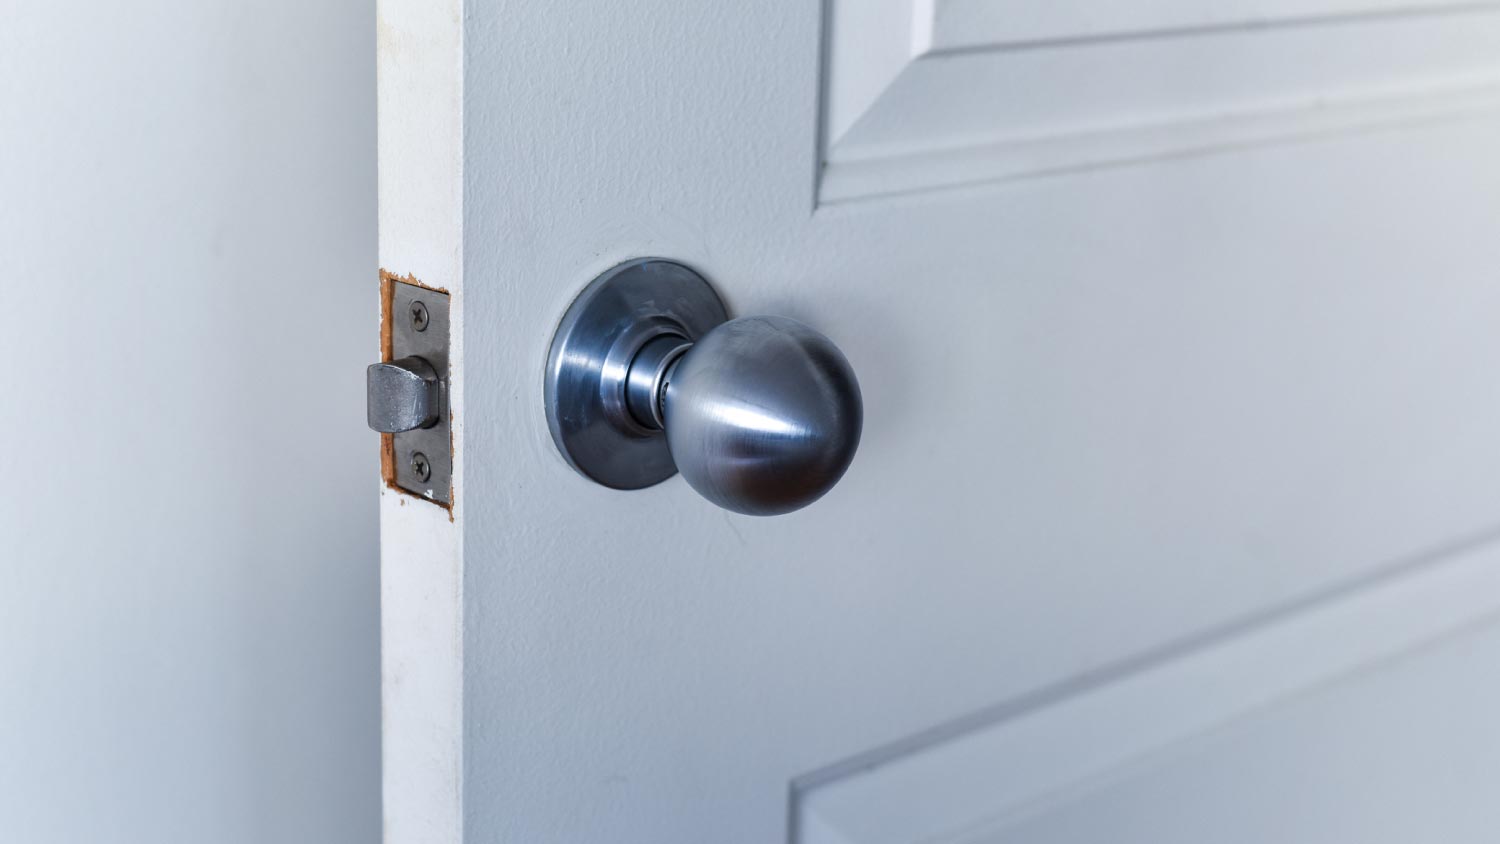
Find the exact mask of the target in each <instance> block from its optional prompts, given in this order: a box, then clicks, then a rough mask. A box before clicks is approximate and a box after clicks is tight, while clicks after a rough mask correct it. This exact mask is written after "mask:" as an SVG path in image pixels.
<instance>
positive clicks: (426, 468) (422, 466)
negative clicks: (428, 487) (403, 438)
mask: <svg viewBox="0 0 1500 844" xmlns="http://www.w3.org/2000/svg"><path fill="white" fill-rule="evenodd" d="M411 471H412V473H413V474H415V475H416V476H417V480H419V481H421V482H422V483H426V482H428V481H430V480H432V464H431V463H429V462H428V461H427V455H425V454H423V453H422V452H420V451H417V452H413V453H412V456H411Z"/></svg>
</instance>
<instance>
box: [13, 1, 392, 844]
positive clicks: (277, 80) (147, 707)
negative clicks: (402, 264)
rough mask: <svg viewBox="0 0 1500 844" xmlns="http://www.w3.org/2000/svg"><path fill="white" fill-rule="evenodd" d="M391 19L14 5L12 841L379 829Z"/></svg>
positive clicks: (329, 836) (295, 835)
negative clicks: (366, 370)
mask: <svg viewBox="0 0 1500 844" xmlns="http://www.w3.org/2000/svg"><path fill="white" fill-rule="evenodd" d="M374 42H375V33H374V9H373V3H372V2H368V0H317V2H311V3H309V2H305V0H259V2H254V3H244V2H235V1H234V0H211V1H210V0H136V2H129V3H115V2H104V0H92V2H91V1H90V0H70V1H69V2H64V1H63V0H9V2H6V3H4V4H3V9H0V352H3V358H4V361H5V363H4V373H5V374H4V376H3V378H0V479H3V483H4V491H3V492H0V840H5V841H13V842H26V844H46V842H70V843H71V842H88V844H104V843H105V842H153V844H157V842H179V841H181V842H215V844H223V843H224V842H257V844H260V843H261V842H319V844H328V843H329V842H346V841H347V842H371V841H376V840H378V837H379V829H380V810H379V793H380V783H379V765H380V762H379V758H380V757H379V721H380V712H379V667H378V637H379V624H378V588H377V586H378V569H377V550H376V538H377V524H376V439H375V436H374V435H373V434H371V433H369V432H368V431H366V430H364V411H363V383H362V379H363V374H362V368H363V365H364V364H365V363H367V362H368V360H369V359H372V357H373V355H374V352H375V348H376V346H375V318H376V316H375V314H376V297H375V290H376V269H377V268H376V265H375V254H376V253H375V157H374V153H375V115H374V109H375V92H374Z"/></svg>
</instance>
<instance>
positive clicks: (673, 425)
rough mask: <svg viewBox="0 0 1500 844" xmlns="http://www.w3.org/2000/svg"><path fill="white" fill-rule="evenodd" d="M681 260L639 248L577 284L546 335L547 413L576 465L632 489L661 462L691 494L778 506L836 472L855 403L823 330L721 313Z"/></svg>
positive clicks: (842, 466) (849, 447)
mask: <svg viewBox="0 0 1500 844" xmlns="http://www.w3.org/2000/svg"><path fill="white" fill-rule="evenodd" d="M725 317H726V315H725V312H724V306H723V304H722V303H721V302H720V301H719V298H718V296H717V295H716V294H715V293H714V292H713V288H712V287H710V286H709V285H708V282H706V281H704V280H703V278H702V277H701V276H698V275H697V274H696V273H694V272H693V271H691V270H689V269H688V268H686V267H684V266H682V265H681V264H676V263H672V262H670V261H664V260H661V259H641V260H637V261H632V262H630V263H628V264H624V265H622V266H620V267H616V268H615V269H613V270H610V271H609V272H607V273H605V274H604V275H602V276H600V277H599V278H598V279H596V280H595V281H594V282H593V283H592V284H591V285H589V287H588V288H587V289H585V290H584V292H583V294H581V295H580V296H579V298H578V300H577V301H575V302H574V304H573V306H572V307H571V308H570V309H569V311H568V313H567V315H566V316H565V317H564V318H563V321H562V324H561V325H560V326H559V328H558V331H557V334H556V336H555V337H554V338H553V342H552V354H551V356H550V358H549V361H548V371H547V396H546V399H547V408H548V423H549V425H550V427H551V430H552V435H553V438H554V440H555V441H556V442H557V446H558V448H559V450H561V452H562V453H563V456H564V457H565V458H567V459H568V461H569V462H570V463H571V464H572V465H573V467H574V468H576V469H577V470H578V471H580V472H582V473H583V474H584V475H586V476H588V477H590V478H592V479H594V480H596V481H598V482H600V483H602V484H605V485H606V486H611V487H615V488H617V489H638V488H640V487H644V486H649V485H651V484H654V483H657V482H658V481H661V480H663V479H665V478H667V477H670V476H671V475H672V474H673V473H674V472H677V471H680V472H682V476H683V478H684V479H685V480H686V481H687V482H688V484H689V485H691V486H692V487H693V489H695V490H697V491H698V492H699V493H700V494H701V495H703V497H705V498H707V499H708V500H710V501H712V502H713V503H715V504H717V505H719V506H720V507H723V508H725V509H728V510H733V511H735V512H737V513H745V514H749V515H757V516H770V515H777V514H780V513H789V512H791V511H793V510H797V509H800V508H802V507H805V506H807V505H808V504H811V503H812V502H814V501H816V500H817V499H818V498H820V497H822V495H823V494H824V493H826V492H827V491H828V490H829V489H831V488H832V487H833V486H834V484H836V483H837V482H838V480H839V478H841V477H842V476H843V474H844V471H845V470H846V469H848V468H849V463H850V461H852V460H853V459H854V453H855V450H856V449H857V448H858V446H859V435H860V428H861V425H862V422H863V405H862V403H861V399H860V392H859V382H858V381H857V380H856V379H855V376H854V370H853V369H852V368H850V366H849V362H848V361H847V360H846V359H845V358H844V355H843V354H842V353H841V352H840V351H839V350H838V347H836V346H835V345H834V344H833V343H832V342H831V341H830V340H829V339H828V338H827V337H824V336H823V335H822V334H819V333H818V332H816V331H814V330H813V329H811V328H809V327H807V326H806V325H803V324H802V323H800V322H797V321H795V320H791V319H786V318H783V317H746V318H743V319H736V320H729V321H726V318H725Z"/></svg>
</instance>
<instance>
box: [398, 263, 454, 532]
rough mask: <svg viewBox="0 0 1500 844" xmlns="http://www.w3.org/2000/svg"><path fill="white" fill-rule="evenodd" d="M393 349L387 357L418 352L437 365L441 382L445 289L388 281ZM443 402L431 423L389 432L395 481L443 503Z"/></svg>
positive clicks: (447, 497)
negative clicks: (437, 289)
mask: <svg viewBox="0 0 1500 844" xmlns="http://www.w3.org/2000/svg"><path fill="white" fill-rule="evenodd" d="M387 318H388V319H390V321H391V349H390V357H389V358H387V360H401V359H403V358H408V357H419V358H422V359H423V360H425V361H427V363H428V364H430V365H431V366H432V368H433V369H435V370H436V371H437V376H438V379H439V380H440V381H442V382H443V384H445V385H446V384H448V383H450V381H449V370H448V340H449V330H448V294H446V293H439V292H438V291H436V290H429V289H427V288H425V287H419V286H417V285H415V284H407V283H406V282H402V281H395V280H392V281H391V311H390V314H389V315H388V317H387ZM443 393H444V398H445V401H444V403H443V404H444V406H443V407H442V408H441V409H440V411H439V413H438V421H437V422H436V423H435V424H434V425H433V426H432V427H430V428H417V429H415V430H411V431H402V432H401V433H398V434H389V435H387V436H389V437H391V443H392V446H393V454H392V458H393V462H394V463H395V466H394V468H395V476H396V477H395V483H396V486H398V487H401V488H402V489H404V490H406V491H407V492H410V493H414V494H416V495H420V496H422V497H423V498H427V499H431V500H432V501H436V502H437V503H439V504H442V505H444V506H447V505H450V504H452V503H453V435H452V430H451V428H450V425H451V423H452V414H451V413H450V412H449V408H448V406H447V401H446V397H447V390H444V391H443Z"/></svg>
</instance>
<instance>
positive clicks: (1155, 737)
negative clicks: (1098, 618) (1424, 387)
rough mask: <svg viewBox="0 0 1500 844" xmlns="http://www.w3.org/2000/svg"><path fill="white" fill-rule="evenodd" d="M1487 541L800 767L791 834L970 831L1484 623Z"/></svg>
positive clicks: (821, 842) (1489, 591)
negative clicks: (817, 765) (1063, 684)
mask: <svg viewBox="0 0 1500 844" xmlns="http://www.w3.org/2000/svg"><path fill="white" fill-rule="evenodd" d="M1497 612H1500V538H1497V537H1495V536H1493V535H1491V536H1488V537H1485V538H1482V539H1479V540H1476V541H1475V542H1474V543H1471V544H1469V545H1466V546H1463V547H1459V548H1452V549H1447V550H1443V551H1437V552H1434V553H1433V554H1430V555H1427V556H1426V557H1424V558H1420V559H1416V560H1413V561H1410V562H1408V563H1405V564H1402V565H1400V566H1398V567H1397V568H1395V569H1392V570H1389V571H1387V572H1386V573H1385V574H1383V575H1380V576H1377V577H1375V578H1373V579H1370V580H1366V581H1364V582H1360V583H1353V584H1348V585H1346V586H1345V587H1343V588H1341V589H1336V590H1332V591H1331V592H1329V593H1326V594H1323V595H1320V596H1313V597H1311V598H1309V599H1307V600H1305V601H1303V602H1302V603H1300V604H1299V605H1297V606H1293V607H1286V608H1283V609H1282V610H1280V611H1277V612H1273V613H1268V614H1266V615H1265V616H1262V617H1260V618H1258V619H1250V620H1247V621H1245V622H1242V623H1240V624H1237V625H1232V626H1230V627H1227V628H1224V629H1221V630H1217V631H1211V632H1209V633H1207V634H1205V635H1203V636H1201V637H1199V638H1198V639H1197V640H1196V641H1195V642H1189V643H1185V644H1182V645H1179V646H1176V647H1175V648H1172V649H1169V650H1168V651H1165V652H1162V653H1158V654H1154V655H1148V656H1145V657H1142V658H1140V659H1137V660H1135V661H1133V662H1131V663H1129V664H1122V665H1118V666H1116V667H1115V668H1114V669H1111V670H1108V671H1105V672H1101V673H1100V674H1098V675H1095V676H1093V677H1086V678H1082V679H1080V680H1079V681H1077V682H1075V683H1073V684H1070V687H1068V688H1062V689H1052V690H1044V691H1042V692H1039V693H1037V694H1036V695H1034V696H1033V697H1032V698H1031V699H1028V700H1022V701H1017V702H1014V703H1011V704H1006V705H1003V706H1001V707H998V708H996V710H994V711H991V712H984V713H977V714H976V715H974V716H973V717H970V718H967V719H963V720H961V721H958V722H955V723H953V724H949V725H945V726H942V727H938V728H936V729H934V730H931V731H929V732H927V733H925V734H922V735H918V736H913V737H912V738H910V739H907V740H905V741H900V742H897V743H895V744H893V745H891V746H888V747H885V748H880V749H877V750H874V751H872V752H870V753H867V754H863V755H861V756H858V757H855V758H852V759H849V760H846V761H844V762H842V763H838V764H835V765H832V766H830V767H829V768H826V769H824V770H822V771H818V772H815V773H812V774H809V775H807V776H805V777H801V778H799V779H798V780H797V781H796V782H794V783H793V784H792V812H791V815H792V841H793V842H794V844H852V842H860V844H975V843H976V842H980V841H984V842H991V841H998V840H1001V839H1008V836H1007V833H1008V832H1010V831H1012V830H1014V829H1015V828H1016V826H1017V825H1018V824H1021V823H1024V822H1025V821H1026V820H1027V819H1029V818H1031V817H1033V816H1034V815H1036V814H1037V813H1039V812H1044V811H1048V810H1054V809H1060V808H1064V807H1070V806H1075V805H1079V804H1080V803H1082V802H1086V801H1088V800H1089V799H1090V798H1091V797H1092V796H1093V795H1094V794H1095V793H1096V791H1097V790H1098V789H1099V788H1100V787H1101V786H1102V785H1103V784H1106V783H1108V782H1112V781H1117V780H1119V779H1120V778H1121V777H1125V776H1128V774H1129V772H1130V771H1132V770H1134V769H1135V768H1136V767H1137V766H1140V765H1141V764H1143V763H1144V762H1146V761H1148V760H1151V759H1159V758H1162V757H1163V756H1164V755H1165V754H1168V753H1170V752H1171V751H1172V750H1173V749H1174V748H1177V747H1179V746H1181V745H1183V744H1184V743H1186V742H1189V741H1192V740H1194V739H1196V738H1198V737H1201V736H1204V735H1207V734H1210V733H1212V732H1214V731H1217V730H1220V729H1222V728H1224V727H1225V726H1226V725H1229V724H1231V723H1235V722H1239V721H1242V720H1244V719H1246V718H1249V717H1251V716H1253V715H1254V714H1256V713H1258V712H1264V711H1265V710H1266V709H1267V708H1268V707H1271V706H1275V705H1281V704H1283V703H1288V702H1290V701H1292V700H1296V699H1300V698H1302V697H1303V696H1305V695H1307V694H1309V693H1311V692H1313V691H1315V690H1317V689H1320V688H1324V687H1326V686H1328V685H1330V684H1335V683H1338V682H1341V681H1343V680H1345V679H1347V678H1349V677H1351V676H1353V675H1355V674H1356V673H1358V672H1361V671H1363V670H1365V669H1368V668H1370V667H1372V666H1375V665H1377V664H1382V663H1384V662H1386V661H1388V660H1391V659H1394V658H1397V657H1399V656H1400V655H1402V654H1406V653H1411V652H1413V651H1415V650H1416V649H1419V648H1423V647H1427V646H1429V645H1432V644H1434V643H1437V642H1440V641H1444V640H1446V639H1449V638H1451V637H1454V636H1457V635H1459V634H1461V633H1464V632H1466V631H1468V630H1472V629H1474V628H1476V627H1478V626H1481V625H1486V624H1493V623H1494V622H1495V619H1496V613H1497Z"/></svg>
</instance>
